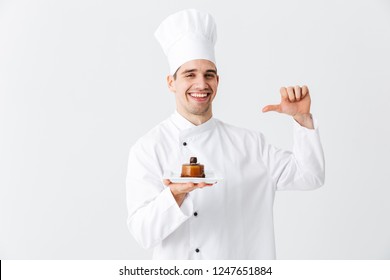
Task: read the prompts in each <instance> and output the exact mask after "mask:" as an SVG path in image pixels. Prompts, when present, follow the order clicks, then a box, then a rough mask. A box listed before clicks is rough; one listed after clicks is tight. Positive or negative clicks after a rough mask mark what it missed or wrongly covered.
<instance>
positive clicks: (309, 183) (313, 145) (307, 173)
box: [261, 120, 325, 190]
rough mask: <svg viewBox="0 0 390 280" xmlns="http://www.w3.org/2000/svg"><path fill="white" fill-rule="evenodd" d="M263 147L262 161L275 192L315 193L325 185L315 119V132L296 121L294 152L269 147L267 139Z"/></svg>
mask: <svg viewBox="0 0 390 280" xmlns="http://www.w3.org/2000/svg"><path fill="white" fill-rule="evenodd" d="M261 137H262V138H263V136H261ZM261 146H262V147H261V149H262V157H263V161H264V162H265V164H266V165H267V167H268V169H269V172H270V176H271V177H272V178H273V181H274V182H275V184H274V186H275V188H276V190H312V189H316V188H319V187H321V186H322V185H323V184H324V182H325V159H324V152H323V149H322V145H321V140H320V135H319V130H318V126H317V122H316V120H314V129H308V128H305V127H302V126H301V125H300V124H298V123H297V122H296V121H294V144H293V150H292V152H291V151H286V150H281V149H278V148H275V147H273V146H271V145H267V144H266V143H265V141H264V138H263V139H261Z"/></svg>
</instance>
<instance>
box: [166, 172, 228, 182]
mask: <svg viewBox="0 0 390 280" xmlns="http://www.w3.org/2000/svg"><path fill="white" fill-rule="evenodd" d="M205 175H206V177H205V178H198V177H180V175H178V174H174V173H170V174H167V176H164V179H169V180H170V181H171V182H172V183H189V182H191V183H203V182H204V183H206V184H215V183H217V182H218V181H222V180H223V178H222V177H220V176H218V175H216V174H214V173H212V172H208V173H206V174H205Z"/></svg>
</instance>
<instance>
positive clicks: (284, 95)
mask: <svg viewBox="0 0 390 280" xmlns="http://www.w3.org/2000/svg"><path fill="white" fill-rule="evenodd" d="M280 96H281V98H282V100H287V99H288V94H287V89H286V88H285V87H281V88H280Z"/></svg>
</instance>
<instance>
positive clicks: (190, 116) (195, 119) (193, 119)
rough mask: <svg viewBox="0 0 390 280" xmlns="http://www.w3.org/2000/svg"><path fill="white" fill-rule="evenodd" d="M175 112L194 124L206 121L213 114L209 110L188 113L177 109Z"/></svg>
mask: <svg viewBox="0 0 390 280" xmlns="http://www.w3.org/2000/svg"><path fill="white" fill-rule="evenodd" d="M177 112H178V113H179V114H180V115H182V116H183V117H184V118H185V119H187V120H188V121H189V122H190V123H192V124H194V125H201V124H202V123H205V122H207V121H208V120H209V119H211V117H212V116H213V114H212V112H211V111H210V112H207V113H205V114H202V115H194V114H189V113H187V112H183V111H181V110H179V109H177Z"/></svg>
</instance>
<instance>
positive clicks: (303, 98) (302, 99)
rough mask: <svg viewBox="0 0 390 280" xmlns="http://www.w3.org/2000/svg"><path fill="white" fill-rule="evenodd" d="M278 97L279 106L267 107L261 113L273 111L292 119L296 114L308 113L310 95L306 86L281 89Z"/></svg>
mask: <svg viewBox="0 0 390 280" xmlns="http://www.w3.org/2000/svg"><path fill="white" fill-rule="evenodd" d="M280 96H281V102H280V104H275V105H267V106H265V107H264V108H263V112H264V113H265V112H270V111H274V112H278V113H284V114H287V115H290V116H293V117H294V116H295V115H297V114H308V113H310V95H309V89H308V88H307V86H303V87H300V86H295V87H287V88H285V87H282V88H280Z"/></svg>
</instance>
